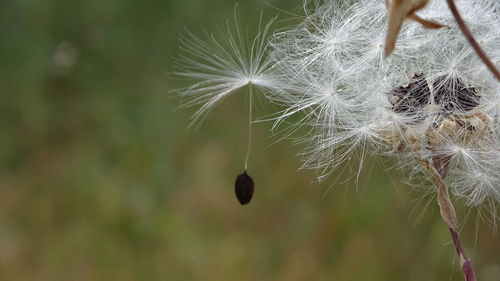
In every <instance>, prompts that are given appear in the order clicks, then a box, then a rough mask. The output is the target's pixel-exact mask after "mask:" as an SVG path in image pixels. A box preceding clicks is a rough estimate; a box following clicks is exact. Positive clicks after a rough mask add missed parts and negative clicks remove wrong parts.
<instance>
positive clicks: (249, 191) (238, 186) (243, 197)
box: [234, 171, 254, 205]
mask: <svg viewBox="0 0 500 281" xmlns="http://www.w3.org/2000/svg"><path fill="white" fill-rule="evenodd" d="M253 190H254V184H253V179H252V178H251V177H250V176H249V175H248V174H247V171H245V172H243V174H241V175H238V177H236V182H235V184H234V192H235V193H236V198H237V199H238V201H239V202H240V204H241V205H245V204H248V203H249V202H250V200H252V196H253Z"/></svg>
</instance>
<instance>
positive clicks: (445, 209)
mask: <svg viewBox="0 0 500 281" xmlns="http://www.w3.org/2000/svg"><path fill="white" fill-rule="evenodd" d="M416 159H417V161H418V162H419V164H420V165H421V166H422V167H423V168H425V169H426V170H427V172H429V174H430V175H431V178H432V180H433V181H434V183H435V184H436V185H437V187H438V198H437V199H438V205H439V211H440V213H441V217H442V218H443V220H444V221H445V223H446V224H447V225H448V227H449V229H450V233H451V237H452V239H453V244H454V245H455V250H456V252H457V255H458V258H459V260H460V265H461V267H462V272H463V274H464V278H465V280H466V281H476V276H475V274H474V268H473V267H472V263H471V262H470V260H469V259H468V258H467V257H466V256H465V251H464V248H463V247H462V242H461V240H460V236H459V234H458V230H457V225H458V224H457V215H456V213H455V208H454V207H453V204H452V202H451V200H450V196H449V192H448V187H447V186H446V183H445V182H444V179H443V177H442V176H441V175H440V173H439V172H438V170H437V169H436V168H435V167H434V165H433V164H431V163H430V162H428V161H425V160H423V159H421V158H418V157H417V158H416Z"/></svg>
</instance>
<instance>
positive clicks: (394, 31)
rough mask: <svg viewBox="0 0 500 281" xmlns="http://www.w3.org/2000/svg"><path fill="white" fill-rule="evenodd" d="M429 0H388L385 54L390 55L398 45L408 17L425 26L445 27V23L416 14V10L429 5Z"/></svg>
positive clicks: (431, 27) (430, 27)
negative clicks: (399, 36)
mask: <svg viewBox="0 0 500 281" xmlns="http://www.w3.org/2000/svg"><path fill="white" fill-rule="evenodd" d="M427 2H428V0H393V1H392V2H387V1H386V5H387V9H388V10H389V20H388V28H387V37H386V40H385V56H386V57H387V56H389V55H390V54H391V53H392V52H393V51H394V47H395V46H396V40H397V39H398V35H399V32H400V30H401V27H402V26H403V22H404V21H405V20H406V19H411V20H413V21H416V22H418V23H420V24H421V25H422V26H423V27H425V28H429V29H436V28H441V27H444V25H442V24H440V23H436V22H432V21H429V20H426V19H423V18H421V17H419V16H417V15H416V14H415V12H417V11H419V10H421V9H423V8H424V7H425V6H426V5H427Z"/></svg>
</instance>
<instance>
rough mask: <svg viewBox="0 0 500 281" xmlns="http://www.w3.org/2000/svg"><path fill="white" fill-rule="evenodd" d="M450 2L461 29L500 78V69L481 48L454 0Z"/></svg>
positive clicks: (448, 0)
mask: <svg viewBox="0 0 500 281" xmlns="http://www.w3.org/2000/svg"><path fill="white" fill-rule="evenodd" d="M446 2H447V3H448V7H449V8H450V10H451V13H452V14H453V17H454V18H455V20H456V22H457V24H458V26H459V27H460V30H461V31H462V33H463V34H464V36H465V38H467V41H469V44H470V45H471V46H472V48H473V49H474V51H475V52H476V54H477V55H478V56H479V58H481V60H482V61H483V63H484V64H485V65H486V67H488V69H489V70H490V71H491V73H493V75H495V77H496V78H497V80H500V71H499V70H498V69H497V68H496V66H495V65H494V64H493V63H492V62H491V60H490V59H489V58H488V56H487V55H486V53H485V52H484V51H483V49H481V46H479V44H478V43H477V41H476V39H475V38H474V36H472V33H471V32H470V30H469V28H468V27H467V24H465V21H464V20H463V18H462V16H461V15H460V13H459V12H458V9H457V6H456V5H455V1H454V0H446ZM478 16H480V15H478Z"/></svg>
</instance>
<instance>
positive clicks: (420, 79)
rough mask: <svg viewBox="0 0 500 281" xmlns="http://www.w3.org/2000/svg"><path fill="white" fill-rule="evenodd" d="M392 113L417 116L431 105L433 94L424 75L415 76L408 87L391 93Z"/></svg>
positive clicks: (398, 88) (401, 87) (395, 89)
mask: <svg viewBox="0 0 500 281" xmlns="http://www.w3.org/2000/svg"><path fill="white" fill-rule="evenodd" d="M389 95H390V98H389V100H390V102H391V104H392V111H394V112H396V113H405V114H409V115H415V114H418V113H421V112H422V111H423V109H424V107H425V106H426V105H427V104H429V100H430V96H431V92H430V89H429V85H427V80H426V79H425V76H424V75H423V74H416V75H414V76H413V77H412V78H411V80H410V82H409V83H408V85H407V86H404V87H403V86H400V87H397V88H394V89H393V90H392V91H391V92H390V93H389Z"/></svg>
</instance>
